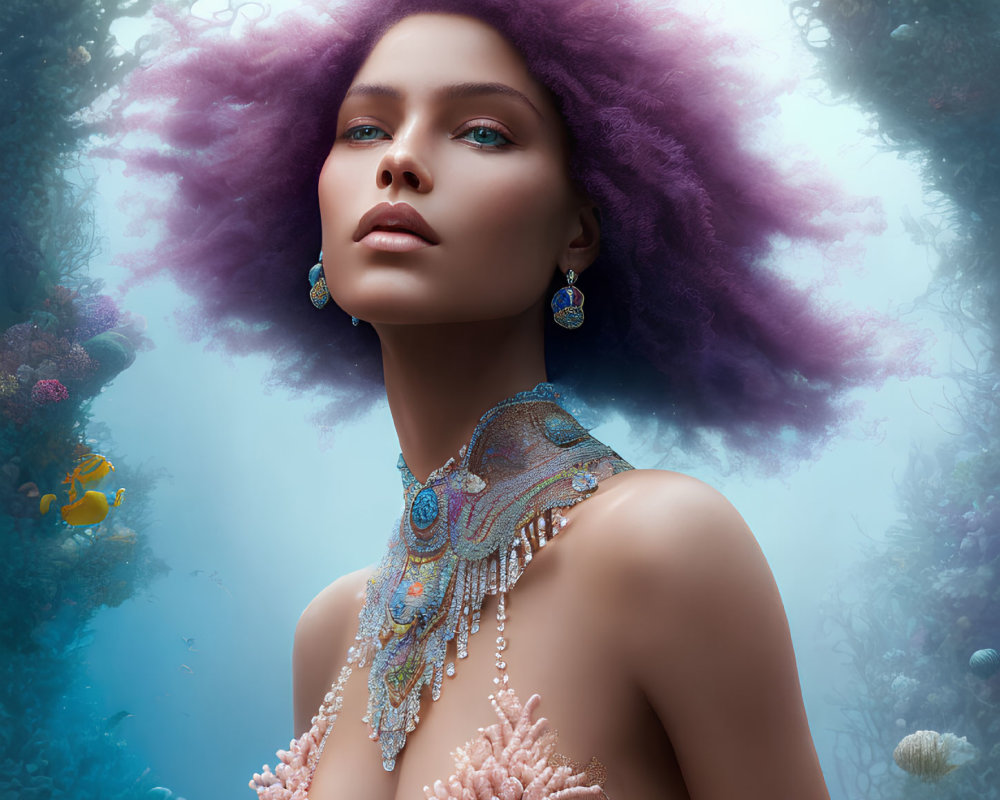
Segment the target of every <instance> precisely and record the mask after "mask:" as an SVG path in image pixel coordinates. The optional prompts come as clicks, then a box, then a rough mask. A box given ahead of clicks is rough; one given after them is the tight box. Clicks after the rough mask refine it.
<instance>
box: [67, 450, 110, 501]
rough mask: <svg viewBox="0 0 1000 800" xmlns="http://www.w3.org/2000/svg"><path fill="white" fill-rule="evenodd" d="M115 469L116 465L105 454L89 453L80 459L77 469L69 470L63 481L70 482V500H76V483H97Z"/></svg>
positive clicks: (82, 485) (83, 484)
mask: <svg viewBox="0 0 1000 800" xmlns="http://www.w3.org/2000/svg"><path fill="white" fill-rule="evenodd" d="M114 471H115V465H114V464H112V463H111V462H110V461H108V460H107V459H106V458H105V457H104V456H102V455H98V454H97V453H87V454H86V455H84V456H83V457H82V458H81V459H80V463H79V464H77V467H76V469H74V470H73V471H72V472H67V473H66V477H65V478H63V483H68V484H69V501H70V502H71V503H72V502H73V501H74V500H76V484H77V483H79V484H80V487H81V488H83V487H85V486H86V485H87V484H88V483H97V482H98V481H99V480H101V479H102V478H104V477H106V476H107V475H108V474H109V473H112V472H114Z"/></svg>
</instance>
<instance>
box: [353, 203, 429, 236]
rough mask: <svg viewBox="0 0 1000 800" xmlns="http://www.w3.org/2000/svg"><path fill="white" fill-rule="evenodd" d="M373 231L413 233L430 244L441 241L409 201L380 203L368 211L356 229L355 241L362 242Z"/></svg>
mask: <svg viewBox="0 0 1000 800" xmlns="http://www.w3.org/2000/svg"><path fill="white" fill-rule="evenodd" d="M372 231H389V232H393V231H395V232H398V233H412V234H415V235H416V236H419V237H420V238H421V239H423V240H424V241H426V242H428V243H429V244H437V243H438V241H439V239H438V235H437V234H436V233H435V232H434V229H433V228H432V227H431V226H430V225H428V224H427V221H426V220H425V219H424V218H423V217H421V216H420V215H419V214H418V213H417V210H416V209H415V208H414V207H413V206H411V205H409V204H408V203H379V204H378V205H377V206H375V207H374V208H372V209H371V210H369V211H368V212H366V213H365V215H364V216H363V217H362V218H361V220H360V221H359V222H358V227H357V230H355V231H354V237H353V238H354V241H355V242H360V241H361V240H362V239H364V238H365V237H366V236H367V235H368V234H369V233H371V232H372Z"/></svg>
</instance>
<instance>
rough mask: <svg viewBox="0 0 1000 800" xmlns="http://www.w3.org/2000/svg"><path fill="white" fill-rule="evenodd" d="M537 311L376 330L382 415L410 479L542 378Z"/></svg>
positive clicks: (419, 477)
mask: <svg viewBox="0 0 1000 800" xmlns="http://www.w3.org/2000/svg"><path fill="white" fill-rule="evenodd" d="M542 331H543V318H542V315H541V312H540V309H539V308H538V307H535V308H532V309H529V310H528V311H527V312H525V313H524V314H522V315H520V316H518V317H515V318H508V319H502V320H490V321H487V322H477V323H461V324H458V323H456V324H449V325H405V326H404V325H381V324H380V325H377V326H376V332H377V333H378V336H379V340H380V341H381V344H382V367H383V371H384V375H385V391H386V397H387V398H388V400H389V411H390V412H391V414H392V421H393V424H394V425H395V426H396V435H397V436H398V437H399V447H400V450H401V451H402V453H403V458H404V459H405V460H406V464H407V466H408V467H409V468H410V471H411V472H412V473H413V475H414V477H415V478H416V479H417V480H418V481H421V482H423V481H425V480H426V479H427V476H428V475H429V474H430V472H431V471H432V470H434V469H436V468H437V467H440V466H441V465H442V464H444V463H445V462H446V461H447V460H448V459H449V458H451V457H453V456H457V455H458V450H459V448H461V446H462V445H463V444H465V443H466V442H468V440H469V438H470V437H471V436H472V432H473V430H475V427H476V423H477V422H479V418H480V417H481V416H482V415H483V414H484V413H485V412H486V411H488V410H489V409H490V408H492V407H493V406H495V405H496V404H497V403H499V402H500V401H501V400H504V399H506V398H508V397H510V396H511V395H513V394H516V393H517V392H519V391H523V390H525V389H531V388H534V387H535V385H536V384H538V383H540V382H542V381H544V380H546V375H545V352H544V345H543V333H542Z"/></svg>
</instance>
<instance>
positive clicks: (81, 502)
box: [38, 453, 125, 525]
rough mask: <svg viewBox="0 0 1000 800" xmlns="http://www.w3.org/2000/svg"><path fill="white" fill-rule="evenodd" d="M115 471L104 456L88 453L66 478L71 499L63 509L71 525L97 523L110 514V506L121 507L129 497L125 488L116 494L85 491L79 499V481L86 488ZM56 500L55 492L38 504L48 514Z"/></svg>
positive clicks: (43, 497)
mask: <svg viewBox="0 0 1000 800" xmlns="http://www.w3.org/2000/svg"><path fill="white" fill-rule="evenodd" d="M114 471H115V466H114V464H112V463H111V462H110V461H108V460H107V459H106V458H105V457H104V456H102V455H98V454H97V453H87V454H86V455H84V456H83V457H82V458H81V459H80V463H79V464H78V465H77V466H76V469H74V470H73V471H72V472H67V473H66V477H65V479H63V483H68V484H69V490H68V491H67V492H66V494H67V497H68V499H69V502H68V503H67V504H66V505H64V506H63V507H62V508H61V509H60V512H61V514H62V518H63V520H65V521H66V522H67V523H68V524H70V525H96V524H97V523H98V522H100V521H101V520H103V519H104V518H105V517H106V516H107V515H108V509H110V508H112V507H114V506H120V505H121V504H122V500H124V499H125V490H124V489H119V490H118V491H117V492H115V494H114V497H112V496H111V495H108V494H105V493H104V492H98V491H95V490H90V491H84V492H83V496H82V497H80V498H79V499H77V484H80V489H81V490H83V489H85V488H86V486H87V484H90V483H97V482H98V481H100V480H101V479H102V478H105V477H107V476H108V475H109V474H110V473H112V472H114ZM55 499H56V496H55V495H54V494H46V495H43V496H42V499H41V500H40V501H39V503H38V510H39V511H41V512H42V513H43V514H48V513H49V507H50V506H51V505H52V501H53V500H55Z"/></svg>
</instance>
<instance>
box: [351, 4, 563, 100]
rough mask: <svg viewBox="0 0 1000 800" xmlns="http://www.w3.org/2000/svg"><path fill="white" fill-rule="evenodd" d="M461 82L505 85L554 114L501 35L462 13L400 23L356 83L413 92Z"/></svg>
mask: <svg viewBox="0 0 1000 800" xmlns="http://www.w3.org/2000/svg"><path fill="white" fill-rule="evenodd" d="M458 82H463V83H464V82H484V83H487V82H498V83H505V84H507V85H509V86H511V87H512V88H514V89H517V90H518V91H520V92H522V93H524V94H525V95H527V96H528V97H529V98H530V99H531V101H532V102H533V103H535V104H536V106H537V107H538V108H539V109H541V110H542V111H543V112H545V111H550V110H553V109H552V103H551V100H550V99H549V97H548V92H547V91H546V90H545V88H544V87H542V86H541V85H540V84H539V83H538V82H537V81H536V80H535V79H534V78H533V77H532V76H531V73H530V72H529V71H528V66H527V64H526V63H525V61H524V58H523V57H522V56H521V54H520V53H519V52H518V51H517V49H516V48H515V47H514V46H513V45H512V44H510V42H508V41H507V40H506V39H505V38H504V37H503V36H502V35H501V34H500V33H499V31H497V30H496V29H495V28H493V27H491V26H490V25H487V24H486V23H485V22H481V21H480V20H477V19H475V18H473V17H465V16H459V15H456V14H415V15H413V16H409V17H406V18H404V19H402V20H400V21H399V22H397V23H396V24H395V25H393V26H392V27H391V28H389V30H387V31H386V33H385V34H384V35H383V36H382V38H381V39H379V41H378V43H377V44H376V45H375V47H374V48H373V49H372V51H371V53H370V54H369V56H368V58H367V59H366V60H365V62H364V64H363V65H362V66H361V69H360V70H359V71H358V74H357V75H356V76H355V77H354V81H353V83H354V84H358V83H378V84H389V85H394V86H399V87H404V88H408V89H411V90H413V91H420V90H421V89H427V90H430V89H433V88H435V87H438V86H442V85H446V84H454V83H458ZM543 106H545V108H543Z"/></svg>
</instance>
